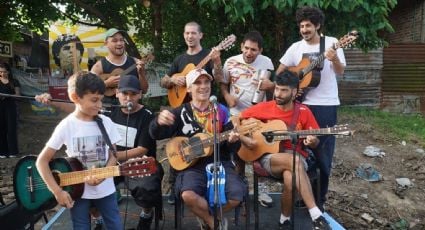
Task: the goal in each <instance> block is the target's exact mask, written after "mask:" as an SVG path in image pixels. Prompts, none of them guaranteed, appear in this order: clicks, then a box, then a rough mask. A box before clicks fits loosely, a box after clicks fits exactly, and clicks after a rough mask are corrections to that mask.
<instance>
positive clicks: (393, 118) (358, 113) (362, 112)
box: [339, 107, 425, 147]
mask: <svg viewBox="0 0 425 230" xmlns="http://www.w3.org/2000/svg"><path fill="white" fill-rule="evenodd" d="M339 111H340V114H341V115H343V116H344V117H346V118H348V119H350V118H353V119H358V120H363V121H364V122H365V123H367V124H371V125H372V126H373V128H374V129H376V130H377V131H378V132H380V133H384V134H385V135H386V136H387V137H388V138H390V139H393V140H405V141H410V142H415V143H418V144H419V145H421V146H424V147H425V128H424V127H425V118H424V117H423V116H422V115H419V114H415V115H403V114H394V113H389V112H383V111H380V110H376V109H366V108H352V107H341V108H340V110H339ZM354 129H355V127H354Z"/></svg>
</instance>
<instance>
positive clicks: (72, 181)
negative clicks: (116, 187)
mask: <svg viewBox="0 0 425 230" xmlns="http://www.w3.org/2000/svg"><path fill="white" fill-rule="evenodd" d="M36 160H37V156H25V157H23V158H21V159H20V160H19V161H18V163H17V164H16V166H15V170H14V173H13V189H14V192H15V197H16V201H17V202H18V203H19V204H20V205H21V206H22V207H23V208H24V209H25V210H27V211H29V212H34V213H38V212H41V211H44V210H48V209H51V208H54V207H55V206H56V205H57V202H56V199H55V197H54V195H53V194H52V193H51V192H50V190H49V189H48V188H47V185H46V184H45V183H44V181H43V179H42V178H41V176H40V174H39V172H38V170H37V168H36V166H35V161H36ZM49 167H50V169H51V170H52V173H53V176H54V178H55V180H56V182H57V183H58V184H59V186H61V187H63V189H64V190H65V191H67V192H68V193H69V194H70V195H71V197H72V198H73V199H74V200H75V199H77V198H80V197H81V196H82V195H83V192H84V178H85V177H87V176H95V177H97V178H99V179H104V178H108V177H114V176H130V177H143V176H149V175H151V174H153V173H155V172H156V163H155V159H154V158H152V157H146V158H135V159H132V160H130V161H127V162H125V163H122V164H121V165H118V166H108V167H103V168H93V169H89V170H82V169H83V165H82V164H81V162H80V161H79V160H78V159H76V158H72V157H71V158H55V159H53V160H52V161H51V162H50V163H49Z"/></svg>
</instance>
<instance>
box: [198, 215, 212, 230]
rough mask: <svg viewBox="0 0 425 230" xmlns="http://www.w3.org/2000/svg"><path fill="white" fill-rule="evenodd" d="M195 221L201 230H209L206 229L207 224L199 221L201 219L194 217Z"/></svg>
mask: <svg viewBox="0 0 425 230" xmlns="http://www.w3.org/2000/svg"><path fill="white" fill-rule="evenodd" d="M196 220H197V221H198V224H199V227H200V229H201V230H209V229H210V228H209V227H208V224H207V223H205V222H204V221H203V220H201V218H199V217H196Z"/></svg>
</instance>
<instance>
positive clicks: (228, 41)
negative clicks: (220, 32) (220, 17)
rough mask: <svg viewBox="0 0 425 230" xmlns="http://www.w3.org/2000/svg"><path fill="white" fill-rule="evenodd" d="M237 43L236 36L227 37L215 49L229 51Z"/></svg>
mask: <svg viewBox="0 0 425 230" xmlns="http://www.w3.org/2000/svg"><path fill="white" fill-rule="evenodd" d="M235 41H236V36H235V35H234V34H231V35H229V36H227V37H226V38H225V39H224V40H223V41H221V42H220V44H218V46H216V47H215V48H216V49H218V50H227V49H230V48H232V46H233V44H234V43H235Z"/></svg>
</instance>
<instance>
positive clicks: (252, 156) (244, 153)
mask: <svg viewBox="0 0 425 230" xmlns="http://www.w3.org/2000/svg"><path fill="white" fill-rule="evenodd" d="M275 130H286V125H285V123H284V122H283V121H281V120H270V121H269V122H267V123H261V124H260V129H259V130H256V131H255V132H253V133H252V138H253V139H255V140H256V141H257V146H256V147H255V148H254V149H249V148H247V147H246V146H245V145H241V148H240V149H239V151H238V155H239V157H240V158H241V159H242V160H244V161H247V162H252V161H255V160H257V159H259V158H260V157H261V156H263V155H264V154H266V153H278V152H279V142H278V141H268V140H266V138H265V137H264V135H263V134H262V132H269V131H275Z"/></svg>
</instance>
